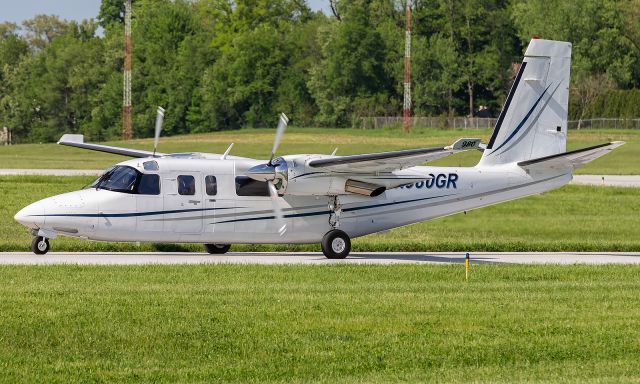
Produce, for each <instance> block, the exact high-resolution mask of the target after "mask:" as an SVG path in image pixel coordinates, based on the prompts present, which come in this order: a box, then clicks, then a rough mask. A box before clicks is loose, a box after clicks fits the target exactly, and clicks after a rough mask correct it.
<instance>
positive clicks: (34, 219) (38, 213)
mask: <svg viewBox="0 0 640 384" xmlns="http://www.w3.org/2000/svg"><path fill="white" fill-rule="evenodd" d="M13 218H14V219H15V220H16V221H17V222H18V223H20V224H22V225H24V226H26V227H29V228H39V227H41V226H42V225H44V205H43V204H40V202H37V203H33V204H31V205H27V206H26V207H24V208H22V209H21V210H20V211H19V212H18V213H16V215H15V216H14V217H13Z"/></svg>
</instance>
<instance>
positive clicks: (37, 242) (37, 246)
mask: <svg viewBox="0 0 640 384" xmlns="http://www.w3.org/2000/svg"><path fill="white" fill-rule="evenodd" d="M50 248H51V247H50V246H49V240H48V239H46V238H44V237H42V236H37V237H34V238H33V240H32V241H31V250H32V251H33V253H35V254H36V255H44V254H45V253H47V252H49V249H50Z"/></svg>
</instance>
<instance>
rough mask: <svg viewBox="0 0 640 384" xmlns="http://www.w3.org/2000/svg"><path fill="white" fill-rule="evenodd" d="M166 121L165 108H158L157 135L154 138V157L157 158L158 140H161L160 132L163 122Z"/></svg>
mask: <svg viewBox="0 0 640 384" xmlns="http://www.w3.org/2000/svg"><path fill="white" fill-rule="evenodd" d="M163 121H164V108H162V107H158V112H157V114H156V134H155V136H154V138H153V157H156V150H157V149H158V140H160V131H161V130H162V122H163Z"/></svg>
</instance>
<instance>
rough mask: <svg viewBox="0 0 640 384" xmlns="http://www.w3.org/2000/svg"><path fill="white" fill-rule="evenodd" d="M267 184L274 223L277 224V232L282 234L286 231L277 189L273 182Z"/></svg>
mask: <svg viewBox="0 0 640 384" xmlns="http://www.w3.org/2000/svg"><path fill="white" fill-rule="evenodd" d="M267 184H268V185H269V194H270V195H271V203H272V205H273V215H274V216H275V217H276V225H277V226H278V233H279V234H280V236H283V235H284V234H285V232H287V224H286V223H285V222H284V216H283V215H282V209H281V208H280V204H278V190H277V189H276V186H275V185H273V183H271V182H269V183H267Z"/></svg>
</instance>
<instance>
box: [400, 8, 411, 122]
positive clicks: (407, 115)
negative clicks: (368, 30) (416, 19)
mask: <svg viewBox="0 0 640 384" xmlns="http://www.w3.org/2000/svg"><path fill="white" fill-rule="evenodd" d="M406 2H407V4H406V8H405V35H404V103H403V109H404V110H403V119H402V127H403V129H404V131H405V132H406V133H409V132H411V5H410V0H406Z"/></svg>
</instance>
